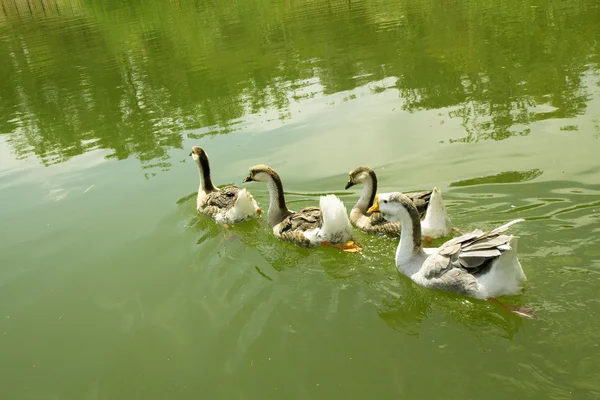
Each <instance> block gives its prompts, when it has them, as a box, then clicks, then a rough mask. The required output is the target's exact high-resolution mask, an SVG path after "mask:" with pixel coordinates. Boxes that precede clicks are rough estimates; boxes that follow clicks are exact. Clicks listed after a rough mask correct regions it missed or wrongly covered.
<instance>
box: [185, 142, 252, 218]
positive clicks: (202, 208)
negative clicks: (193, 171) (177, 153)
mask: <svg viewBox="0 0 600 400" xmlns="http://www.w3.org/2000/svg"><path fill="white" fill-rule="evenodd" d="M190 156H191V157H192V158H193V159H194V162H195V163H196V165H198V172H199V174H200V187H199V188H198V198H197V200H196V210H197V211H198V212H199V213H200V214H204V215H207V216H209V217H211V218H213V219H214V220H215V221H216V222H217V223H219V224H224V225H227V224H235V223H238V222H243V221H247V220H250V219H252V218H257V217H258V216H259V215H260V214H261V209H260V207H258V204H257V203H256V200H254V197H252V195H251V194H250V192H248V190H246V189H245V188H244V189H240V188H238V187H237V186H231V185H230V186H225V187H222V188H217V187H216V186H214V185H213V183H212V180H211V177H210V164H209V162H208V155H207V154H206V151H205V150H204V149H203V148H201V147H199V146H194V147H192V152H191V153H190Z"/></svg>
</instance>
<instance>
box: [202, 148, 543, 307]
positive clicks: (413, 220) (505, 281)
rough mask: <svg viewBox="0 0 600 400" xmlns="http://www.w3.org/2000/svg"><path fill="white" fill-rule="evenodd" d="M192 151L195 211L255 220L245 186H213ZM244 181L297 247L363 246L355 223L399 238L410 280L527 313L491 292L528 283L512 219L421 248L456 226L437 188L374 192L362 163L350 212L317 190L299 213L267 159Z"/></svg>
mask: <svg viewBox="0 0 600 400" xmlns="http://www.w3.org/2000/svg"><path fill="white" fill-rule="evenodd" d="M190 156H191V157H192V158H193V160H194V161H195V163H196V165H197V166H198V171H199V174H200V187H199V189H198V197H197V204H196V209H197V211H198V212H199V213H200V214H204V215H207V216H209V217H211V218H213V219H214V220H215V221H216V222H217V223H220V224H235V223H239V222H243V221H247V220H250V219H253V218H258V217H260V215H261V214H262V210H261V208H260V207H259V206H258V204H257V202H256V200H255V199H254V198H253V197H252V195H251V194H250V192H248V190H246V189H245V188H239V187H236V186H233V185H231V186H225V187H222V188H217V187H216V186H214V184H213V183H212V180H211V174H210V164H209V161H208V156H207V154H206V151H205V150H204V149H202V148H201V147H199V146H194V147H193V148H192V151H191V153H190ZM244 182H262V183H264V184H266V185H267V189H268V191H269V201H270V204H269V210H268V212H267V220H268V222H269V225H270V226H271V228H272V229H273V233H274V234H275V236H277V237H278V238H280V239H283V240H286V241H290V242H292V243H294V244H296V245H298V246H302V247H315V246H331V247H335V248H338V249H340V250H342V251H345V252H357V251H360V250H361V249H360V247H359V246H358V245H357V244H356V243H354V242H353V241H352V240H351V239H352V225H354V226H355V227H356V228H358V229H360V230H362V231H364V232H366V233H369V234H384V235H388V236H395V237H398V236H399V237H400V242H399V244H398V248H397V250H396V267H397V268H398V270H399V271H400V272H401V273H402V274H404V275H406V276H408V277H409V278H411V279H412V280H413V281H414V282H415V283H417V284H419V285H421V286H424V287H427V288H431V289H438V290H444V291H449V292H455V293H459V294H462V295H465V296H470V297H474V298H477V299H483V300H490V301H494V302H497V303H499V304H501V305H502V306H503V307H505V308H507V309H508V310H510V311H512V312H514V313H516V314H519V315H522V316H526V317H534V315H535V314H534V312H533V310H532V309H531V308H530V307H526V306H523V307H516V306H508V305H505V304H503V303H500V302H499V301H498V300H496V297H500V296H505V295H513V294H517V293H519V292H520V291H521V289H522V286H523V284H524V282H525V281H526V279H527V278H526V277H525V274H524V272H523V269H522V268H521V264H520V262H519V260H518V258H517V247H516V245H517V237H515V236H513V235H508V234H505V232H506V230H507V229H508V228H509V227H511V226H512V225H514V224H516V223H518V222H521V221H523V219H516V220H513V221H510V222H508V223H507V224H504V225H502V226H499V227H497V228H495V229H493V230H491V231H488V232H484V231H482V230H479V229H475V230H473V231H472V232H469V233H465V234H462V235H461V236H458V237H454V238H453V239H451V240H449V241H447V242H445V243H444V244H442V245H441V246H440V247H438V248H432V247H423V246H422V240H425V241H431V240H432V239H436V238H443V237H448V236H450V235H451V234H452V232H453V230H455V229H454V228H453V227H452V224H451V221H450V218H449V217H448V214H447V212H446V209H445V207H444V203H443V200H442V194H441V192H440V191H439V190H438V189H437V188H434V189H433V190H428V191H423V192H414V193H404V194H403V193H400V192H391V193H381V194H377V177H376V175H375V172H374V171H373V170H372V169H371V168H369V167H365V166H361V167H358V168H356V169H354V170H353V171H351V172H350V173H349V180H348V182H347V184H346V189H349V188H350V187H352V186H354V185H363V189H362V193H361V195H360V198H359V199H358V202H357V203H356V205H355V206H354V207H353V208H352V210H351V212H350V216H348V213H347V210H346V207H345V206H344V203H343V202H342V201H341V200H340V199H339V198H338V197H337V196H335V195H333V194H330V195H326V196H321V198H320V202H319V207H305V208H303V209H301V210H299V211H291V210H289V209H288V208H287V206H286V202H285V195H284V191H283V184H282V182H281V178H280V177H279V175H278V174H277V172H275V170H273V169H272V168H271V167H269V166H267V165H255V166H253V167H252V168H250V173H249V174H248V176H247V177H246V178H245V179H244Z"/></svg>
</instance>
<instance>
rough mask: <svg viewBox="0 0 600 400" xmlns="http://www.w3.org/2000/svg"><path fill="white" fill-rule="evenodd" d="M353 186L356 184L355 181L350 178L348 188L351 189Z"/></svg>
mask: <svg viewBox="0 0 600 400" xmlns="http://www.w3.org/2000/svg"><path fill="white" fill-rule="evenodd" d="M352 186H354V182H352V180H349V181H348V183H346V190H348V189H350V188H351V187H352Z"/></svg>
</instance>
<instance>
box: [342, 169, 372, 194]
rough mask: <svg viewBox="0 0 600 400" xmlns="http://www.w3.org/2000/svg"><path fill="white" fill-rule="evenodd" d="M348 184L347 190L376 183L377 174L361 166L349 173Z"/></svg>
mask: <svg viewBox="0 0 600 400" xmlns="http://www.w3.org/2000/svg"><path fill="white" fill-rule="evenodd" d="M348 176H349V179H348V183H346V189H350V188H351V187H352V186H354V185H360V184H362V183H366V182H374V181H375V180H376V178H375V172H373V170H372V169H371V168H369V167H366V166H361V167H358V168H356V169H354V170H352V171H350V172H348Z"/></svg>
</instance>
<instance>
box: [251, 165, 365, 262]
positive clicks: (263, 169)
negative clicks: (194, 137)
mask: <svg viewBox="0 0 600 400" xmlns="http://www.w3.org/2000/svg"><path fill="white" fill-rule="evenodd" d="M244 182H262V183H265V184H266V185H267V189H268V190H269V198H270V203H269V211H268V212H267V219H268V221H269V225H270V226H271V228H272V229H273V233H274V234H275V236H277V237H278V238H280V239H283V240H286V241H289V242H292V243H294V244H296V245H298V246H301V247H314V246H319V245H320V246H332V247H336V248H338V249H340V250H343V251H345V252H357V251H360V250H361V248H360V247H359V246H357V245H356V244H355V243H354V242H352V241H350V239H351V238H352V225H351V224H350V220H349V219H348V214H347V211H346V207H345V206H344V203H342V201H341V200H340V199H339V198H338V197H337V196H335V195H332V194H330V195H326V196H321V198H320V200H319V207H305V208H303V209H302V210H300V211H291V210H289V209H288V208H287V206H286V204H285V196H284V194H283V184H282V182H281V178H280V177H279V174H277V172H275V170H274V169H273V168H271V167H269V166H267V165H255V166H253V167H252V168H250V173H249V174H248V176H247V177H246V178H245V179H244Z"/></svg>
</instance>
